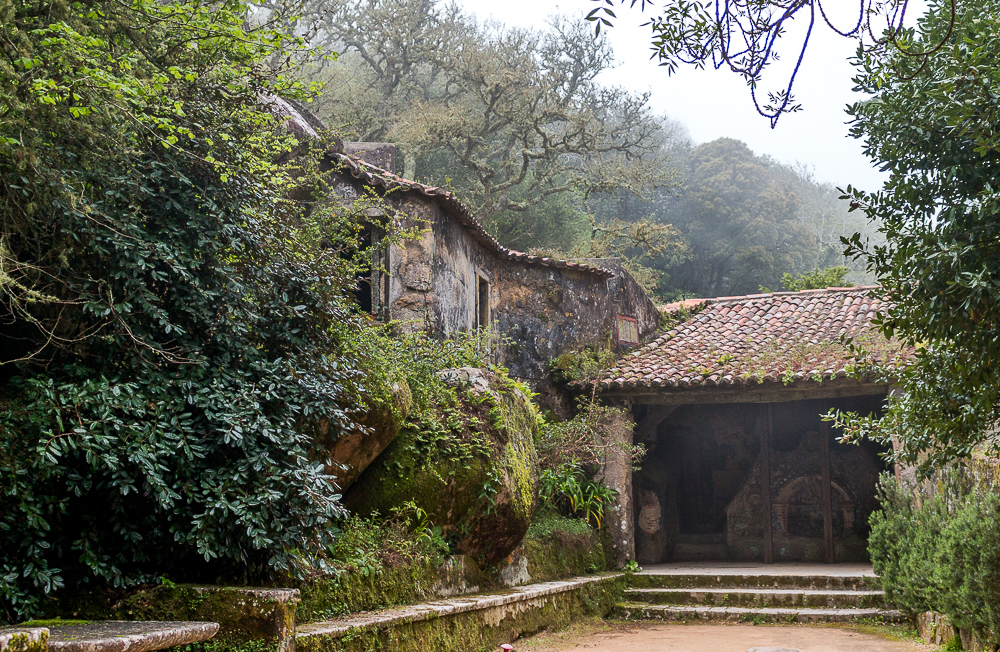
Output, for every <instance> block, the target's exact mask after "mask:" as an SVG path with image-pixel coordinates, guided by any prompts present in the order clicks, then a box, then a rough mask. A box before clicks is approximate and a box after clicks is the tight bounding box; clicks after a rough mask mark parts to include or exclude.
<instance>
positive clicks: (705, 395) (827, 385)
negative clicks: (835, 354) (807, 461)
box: [601, 378, 892, 405]
mask: <svg viewBox="0 0 1000 652" xmlns="http://www.w3.org/2000/svg"><path fill="white" fill-rule="evenodd" d="M891 388H892V385H889V384H885V383H883V384H874V383H859V382H858V381H856V380H854V379H853V378H837V379H836V380H828V381H824V382H822V383H817V382H815V381H812V380H808V381H800V382H798V383H793V384H791V385H789V386H787V387H786V386H784V385H782V384H781V383H777V382H775V383H764V384H763V385H758V384H757V383H752V384H751V385H748V386H746V387H741V388H736V389H730V388H728V387H714V388H705V387H697V388H691V389H677V388H671V387H663V388H654V387H637V388H635V389H628V388H621V389H606V390H604V391H602V392H601V396H602V397H603V398H605V399H612V398H618V397H628V398H631V399H632V400H633V401H634V402H635V403H636V404H643V403H645V404H648V405H692V404H699V403H781V402H784V401H802V400H808V399H816V398H825V399H834V398H844V397H847V396H871V395H875V394H888V393H889V390H890V389H891Z"/></svg>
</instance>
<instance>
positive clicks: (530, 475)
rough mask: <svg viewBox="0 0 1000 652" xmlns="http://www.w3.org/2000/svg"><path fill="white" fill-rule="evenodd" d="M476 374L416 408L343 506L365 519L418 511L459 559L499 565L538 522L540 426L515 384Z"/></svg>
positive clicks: (353, 489)
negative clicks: (406, 507)
mask: <svg viewBox="0 0 1000 652" xmlns="http://www.w3.org/2000/svg"><path fill="white" fill-rule="evenodd" d="M460 371H466V370H460ZM472 371H475V372H478V373H476V374H472V373H471V372H467V373H465V374H460V375H455V376H452V378H453V380H452V381H451V382H454V383H456V385H455V386H454V387H446V388H444V389H443V390H442V391H439V392H438V393H437V394H436V395H435V398H434V399H433V401H432V403H431V404H429V405H425V406H417V407H415V409H414V415H412V417H411V418H410V419H409V420H408V421H407V423H406V425H405V426H404V427H403V429H402V430H401V432H400V434H399V436H398V437H396V439H395V440H394V441H393V442H392V444H390V445H389V447H388V448H386V450H385V451H384V452H383V453H382V455H380V456H379V457H378V459H376V460H375V462H373V463H372V464H371V465H370V466H369V467H368V468H367V469H366V470H365V472H364V473H362V474H361V477H359V478H358V480H357V481H356V482H355V483H354V484H353V486H352V487H351V490H350V491H349V492H348V493H347V495H346V499H345V501H346V504H347V506H348V507H349V508H350V509H352V510H354V511H356V512H358V513H360V514H370V513H372V512H375V511H378V512H381V513H383V514H384V513H387V512H389V511H390V510H392V509H394V508H398V507H401V506H402V505H403V504H404V503H406V502H409V501H413V502H414V503H416V504H417V505H418V506H419V507H420V508H422V509H424V510H425V511H426V512H427V514H428V515H429V517H430V519H431V521H432V522H433V523H434V524H435V525H439V526H441V528H442V530H443V532H444V535H445V536H446V537H447V538H449V539H450V540H452V541H454V542H455V545H456V548H457V549H458V550H459V551H460V552H462V553H465V554H467V555H470V556H472V557H473V558H475V559H476V561H477V562H478V563H480V564H484V565H494V564H496V563H498V562H500V561H501V560H503V559H504V558H506V557H507V556H508V555H509V554H510V553H511V551H513V550H514V548H515V547H516V546H517V544H518V543H519V542H520V541H521V538H522V537H523V536H524V533H525V532H526V531H527V529H528V525H529V523H530V520H531V516H532V514H533V513H534V508H535V501H536V499H537V494H538V456H537V454H536V452H535V444H534V438H535V434H536V433H537V430H538V418H537V415H536V414H535V409H534V407H533V406H532V405H531V402H530V400H529V399H528V397H527V396H526V395H525V394H524V392H522V391H521V390H520V389H519V388H518V387H517V386H516V384H515V383H513V382H512V381H510V380H509V379H507V378H503V377H499V376H497V375H495V374H492V373H488V372H479V371H478V370H472ZM470 374H471V375H473V376H476V379H475V380H476V382H475V383H473V382H471V381H470V380H469V378H470ZM454 378H458V380H454ZM480 378H486V380H487V383H486V388H485V389H483V388H482V384H481V383H479V380H480Z"/></svg>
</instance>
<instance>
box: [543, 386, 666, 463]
mask: <svg viewBox="0 0 1000 652" xmlns="http://www.w3.org/2000/svg"><path fill="white" fill-rule="evenodd" d="M631 442H632V421H631V417H630V416H629V414H628V412H627V411H625V410H623V409H621V408H616V407H609V406H606V405H601V404H600V403H598V402H596V401H592V400H589V399H587V398H586V397H584V398H581V399H580V400H579V401H578V402H577V410H576V415H575V416H574V417H573V418H572V419H567V420H566V421H548V422H545V423H543V424H542V427H541V429H540V430H539V437H538V438H537V439H536V440H535V449H536V450H537V451H538V458H539V462H540V464H541V466H542V468H543V469H549V470H553V471H554V470H556V469H559V468H561V467H565V466H567V465H570V466H581V467H582V468H583V469H585V470H586V471H587V472H588V473H591V474H592V473H594V472H596V471H597V470H598V469H600V467H601V466H602V465H603V463H604V462H603V460H604V458H605V456H606V455H607V454H608V451H609V450H617V451H619V452H623V453H625V454H626V455H628V456H629V457H630V458H631V459H632V463H633V465H638V463H639V462H640V461H641V460H642V458H643V456H644V455H645V454H646V448H645V446H643V445H642V444H632V443H631Z"/></svg>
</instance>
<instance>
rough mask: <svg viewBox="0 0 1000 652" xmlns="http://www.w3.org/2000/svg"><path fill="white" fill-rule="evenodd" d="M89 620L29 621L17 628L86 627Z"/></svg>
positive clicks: (50, 619) (55, 619)
mask: <svg viewBox="0 0 1000 652" xmlns="http://www.w3.org/2000/svg"><path fill="white" fill-rule="evenodd" d="M90 622H91V621H89V620H69V619H67V620H63V619H62V618H49V619H47V620H29V621H27V622H24V623H18V625H17V626H18V627H59V626H65V625H86V624H88V623H90Z"/></svg>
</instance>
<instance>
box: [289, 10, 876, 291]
mask: <svg viewBox="0 0 1000 652" xmlns="http://www.w3.org/2000/svg"><path fill="white" fill-rule="evenodd" d="M302 15H303V17H302V19H301V21H300V24H299V26H298V29H299V32H300V33H303V34H306V35H307V37H308V38H309V39H310V40H311V42H312V43H313V44H318V45H322V46H324V47H325V48H326V49H327V50H330V51H336V52H338V53H339V54H338V56H337V58H336V59H335V60H318V61H313V62H310V63H308V64H306V65H304V66H302V67H301V69H300V74H301V76H302V77H303V78H304V79H305V80H307V81H318V82H321V83H323V84H325V87H324V91H323V92H322V94H321V95H320V97H319V98H318V99H317V101H316V102H315V103H314V104H313V110H314V111H315V112H316V113H317V114H318V115H319V116H320V117H321V118H322V119H323V120H324V121H325V122H326V123H327V124H328V125H330V126H331V127H333V128H335V129H336V130H337V131H338V133H340V134H341V135H342V136H343V137H344V138H345V139H346V140H363V141H388V142H393V143H395V144H396V145H397V147H398V148H399V151H400V157H399V160H401V161H402V164H401V165H400V166H399V167H400V168H401V169H399V170H398V172H400V173H401V174H403V175H404V176H406V177H407V178H411V179H414V180H417V181H421V182H424V183H428V184H430V185H434V186H445V187H449V188H451V189H452V190H454V191H455V192H456V194H457V195H458V197H459V198H460V199H461V200H462V201H463V202H465V203H466V204H468V205H469V206H470V208H471V209H472V210H473V211H474V212H475V213H476V215H477V216H478V217H479V218H480V220H481V221H482V222H483V223H484V225H485V226H486V227H487V229H489V230H490V231H491V232H492V233H493V234H494V235H496V236H497V238H498V239H499V240H500V241H501V242H502V243H503V244H505V245H507V246H509V247H512V248H515V249H520V250H541V251H544V252H545V253H548V254H552V255H562V256H566V257H574V256H575V257H590V256H600V255H616V256H621V257H624V258H625V259H626V260H627V263H628V266H629V267H630V268H631V269H632V271H633V273H634V274H635V275H636V276H637V278H639V280H640V282H642V283H643V285H644V286H645V287H647V288H648V289H649V290H651V291H652V292H653V293H655V294H657V295H659V297H660V298H662V299H673V298H677V297H680V296H721V295H728V294H746V293H752V292H757V291H759V290H762V289H764V290H766V289H771V290H781V289H784V288H783V286H782V276H783V275H784V274H788V273H791V274H798V273H802V272H807V271H810V270H821V269H826V268H829V267H834V266H838V265H845V264H846V265H851V262H850V261H846V260H845V259H844V258H843V257H842V256H841V254H840V251H841V243H840V237H841V236H850V235H851V234H853V233H855V232H860V233H862V235H863V236H864V237H867V236H869V235H870V234H872V233H874V232H875V231H876V228H875V226H873V225H870V224H868V223H867V222H866V221H865V219H864V218H863V217H859V216H857V215H858V214H856V213H848V210H847V209H848V205H847V203H846V202H845V201H843V200H841V199H840V195H841V192H840V191H839V190H837V189H836V188H835V187H834V186H832V185H830V184H822V183H818V182H817V181H816V180H815V179H814V178H813V176H812V174H811V172H810V170H809V168H808V167H807V166H806V165H803V164H796V165H795V166H791V165H787V164H782V163H779V162H776V161H774V160H772V159H770V158H768V157H766V156H764V157H762V156H757V155H755V154H754V153H753V152H751V151H750V150H749V148H747V147H746V145H744V144H743V143H741V142H739V141H736V140H732V139H720V140H716V141H713V142H710V143H703V144H698V145H696V144H694V143H692V142H691V140H690V137H689V136H688V135H687V133H686V130H685V129H684V127H683V125H680V124H677V123H675V122H673V121H671V120H670V119H669V118H667V117H664V116H657V115H655V114H653V113H652V112H651V110H650V109H649V106H648V102H647V100H648V97H647V96H646V95H644V94H636V93H632V92H629V91H626V90H624V89H621V88H617V87H614V86H609V85H606V84H603V83H601V82H600V81H599V78H600V76H601V73H602V72H605V71H608V70H611V69H613V67H614V65H615V58H614V53H613V52H612V50H611V47H610V45H609V43H608V42H607V40H606V39H605V38H604V37H603V36H601V37H599V38H596V39H595V38H594V36H593V32H592V31H591V30H590V29H589V27H588V24H587V23H586V21H584V20H582V17H581V16H575V15H569V16H565V15H564V16H553V17H551V18H550V19H549V21H548V25H547V27H546V28H545V29H543V30H537V31H536V30H527V29H520V28H511V27H507V26H504V25H502V24H500V23H497V22H486V23H481V22H477V21H476V20H475V19H473V18H472V17H470V16H468V15H466V14H464V13H463V12H462V10H461V9H460V7H458V6H457V5H455V4H444V3H441V2H433V1H432V0H374V1H364V0H315V1H313V2H310V3H307V5H306V10H305V11H304V13H303V14H302ZM831 278H832V277H831ZM848 280H849V281H852V282H863V281H864V280H865V276H864V270H863V269H860V267H859V266H857V265H854V266H852V267H851V270H850V274H849V275H848Z"/></svg>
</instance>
